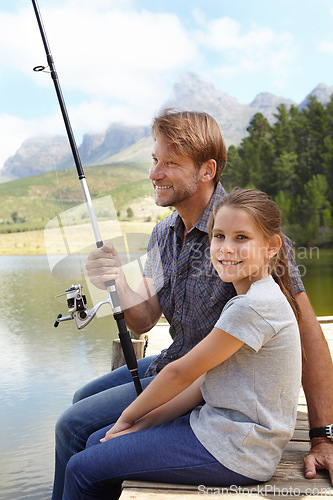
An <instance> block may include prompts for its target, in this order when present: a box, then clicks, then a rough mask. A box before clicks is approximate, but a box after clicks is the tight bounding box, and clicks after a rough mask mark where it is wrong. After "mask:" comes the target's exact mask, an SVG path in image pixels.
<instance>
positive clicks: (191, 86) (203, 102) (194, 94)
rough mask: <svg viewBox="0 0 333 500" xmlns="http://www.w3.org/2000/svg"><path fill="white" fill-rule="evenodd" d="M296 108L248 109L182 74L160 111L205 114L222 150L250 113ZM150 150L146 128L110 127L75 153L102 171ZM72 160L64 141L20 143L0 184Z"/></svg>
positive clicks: (257, 103) (267, 104) (258, 100)
mask: <svg viewBox="0 0 333 500" xmlns="http://www.w3.org/2000/svg"><path fill="white" fill-rule="evenodd" d="M332 93H333V86H330V87H329V86H327V85H325V84H322V83H321V84H319V85H317V87H315V89H313V90H312V92H310V93H309V94H308V95H307V96H306V97H305V99H304V100H303V101H302V102H301V104H300V105H299V107H300V109H302V108H303V107H304V106H306V104H307V103H308V100H309V96H310V95H314V96H316V98H317V99H318V101H320V102H322V103H323V104H326V103H327V102H328V101H329V99H330V96H331V94H332ZM281 103H284V104H285V105H286V106H287V107H290V106H291V105H297V104H296V103H295V102H294V101H292V100H291V99H286V98H284V97H278V96H275V95H273V94H270V93H268V92H262V93H260V94H258V95H257V96H256V97H255V99H254V100H253V101H252V102H251V103H250V104H241V103H240V102H239V101H238V100H237V99H236V98H235V97H232V96H230V95H229V94H227V93H225V92H221V91H220V90H218V89H217V88H216V87H214V85H213V84H212V83H210V82H208V81H206V80H205V79H204V78H202V77H201V76H199V75H197V74H195V73H185V74H184V75H182V76H181V77H180V78H179V80H178V81H177V82H176V83H175V85H174V87H173V90H172V92H171V94H170V96H169V98H168V99H167V101H166V102H164V103H163V105H162V106H161V110H162V109H165V108H170V107H175V108H178V109H189V110H197V111H207V112H208V113H209V114H211V115H212V116H213V117H214V118H215V119H216V121H217V122H218V124H219V125H220V127H221V130H222V132H223V136H224V138H225V141H226V144H227V146H230V145H231V144H234V145H238V144H240V142H241V140H242V139H243V137H245V136H246V135H247V131H246V129H247V127H248V124H249V122H250V120H251V118H252V117H253V116H254V115H255V114H256V113H262V114H263V115H264V116H265V117H266V118H267V120H268V121H269V122H270V123H271V124H272V123H274V120H275V117H274V113H275V112H276V108H277V106H278V105H279V104H281ZM151 147H152V139H151V137H150V127H149V126H148V125H143V126H128V125H126V124H121V123H114V124H111V125H110V126H109V127H108V129H107V130H106V131H105V132H104V133H100V134H85V135H84V137H83V141H82V144H81V145H80V146H79V153H80V158H81V161H82V164H83V165H84V166H93V165H104V164H108V163H113V162H119V161H122V162H123V161H130V162H133V161H139V162H142V161H144V162H149V161H150V153H151ZM72 166H73V159H72V155H71V152H70V149H69V145H68V140H67V138H66V137H59V136H56V137H46V136H43V137H33V138H30V139H28V140H26V141H25V142H24V143H23V144H22V145H21V147H20V148H19V150H18V151H17V152H16V154H15V155H14V156H11V157H10V158H8V160H7V161H6V162H5V165H4V167H3V168H2V169H1V170H0V176H1V178H0V182H1V180H2V181H4V180H8V178H21V177H27V176H32V175H38V174H41V173H44V172H48V171H51V170H54V169H55V168H57V169H58V170H61V169H66V168H71V167H72Z"/></svg>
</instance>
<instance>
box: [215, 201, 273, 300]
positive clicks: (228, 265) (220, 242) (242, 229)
mask: <svg viewBox="0 0 333 500" xmlns="http://www.w3.org/2000/svg"><path fill="white" fill-rule="evenodd" d="M276 250H277V249H276V247H274V249H273V239H272V240H268V239H267V238H266V237H265V236H264V234H263V232H262V231H261V229H260V228H259V227H258V226H257V224H256V223H255V221H254V219H253V218H252V217H251V216H250V215H249V214H248V213H247V212H246V211H245V210H243V209H241V208H236V207H232V206H224V207H222V208H220V210H219V211H218V212H217V214H216V217H215V223H214V227H213V232H212V240H211V245H210V254H211V260H212V263H213V266H214V267H215V269H216V271H217V272H218V274H219V276H220V278H221V279H222V280H223V281H226V282H232V283H233V285H234V287H235V289H236V292H237V294H238V295H241V294H245V293H246V292H247V291H248V289H249V288H250V285H251V284H252V283H253V282H254V281H257V280H260V279H262V278H265V277H267V276H268V262H269V259H270V258H271V257H273V255H274V254H276V253H277V252H276Z"/></svg>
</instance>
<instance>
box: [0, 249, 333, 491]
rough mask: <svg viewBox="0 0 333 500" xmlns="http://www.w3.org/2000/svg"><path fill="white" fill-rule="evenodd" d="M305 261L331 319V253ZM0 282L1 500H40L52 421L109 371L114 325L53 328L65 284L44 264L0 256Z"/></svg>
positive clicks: (48, 468) (49, 463)
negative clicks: (79, 392) (74, 397)
mask: <svg viewBox="0 0 333 500" xmlns="http://www.w3.org/2000/svg"><path fill="white" fill-rule="evenodd" d="M306 257H307V258H306V259H305V258H304V255H299V258H298V262H299V264H300V265H304V266H305V267H304V269H303V268H302V269H303V271H306V272H305V275H304V277H303V280H304V283H305V285H306V287H307V291H308V295H309V296H310V299H311V301H312V303H313V305H314V308H315V312H316V314H317V315H332V314H333V258H332V252H329V251H327V252H322V253H321V255H320V259H318V258H317V255H316V254H315V255H314V256H312V257H313V258H312V259H309V257H310V256H309V255H306ZM68 275H69V276H70V272H69V273H68ZM0 278H1V279H0V297H1V305H2V307H1V316H0V361H1V362H0V399H1V401H0V412H1V414H0V423H1V425H0V449H1V454H0V499H3V500H19V499H32V500H45V499H48V498H50V495H51V488H52V480H53V466H54V456H53V455H54V426H55V422H56V420H57V417H58V416H59V414H60V413H61V412H62V411H63V410H65V409H66V408H67V407H68V406H69V405H70V404H71V398H72V395H73V393H74V391H75V390H76V389H77V388H78V387H80V386H81V385H83V384H84V383H85V382H88V381H90V380H92V379H93V378H95V377H98V376H99V375H102V374H104V373H106V372H107V371H109V369H110V352H111V349H112V338H115V337H116V335H117V333H116V325H115V323H114V320H113V318H112V317H110V316H107V317H102V318H98V319H94V321H93V323H92V324H90V325H88V326H87V327H86V328H85V329H84V330H82V331H78V330H77V329H76V327H75V325H74V323H73V322H66V323H62V324H60V325H59V327H58V328H53V323H54V320H55V318H56V316H57V314H58V313H59V312H62V313H64V314H65V313H66V300H65V299H64V298H58V299H55V298H54V296H55V295H56V294H58V293H61V292H62V291H64V290H65V289H66V288H67V287H68V286H69V285H70V284H71V282H69V281H68V280H67V279H60V278H55V277H53V276H52V275H51V273H50V270H49V266H48V261H47V258H46V257H44V256H19V257H17V256H2V257H0ZM87 298H88V300H89V296H88V297H87ZM93 302H94V303H96V301H95V300H94V301H93ZM89 307H91V302H90V303H89ZM104 307H106V306H104Z"/></svg>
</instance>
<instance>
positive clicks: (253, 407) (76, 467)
mask: <svg viewBox="0 0 333 500" xmlns="http://www.w3.org/2000/svg"><path fill="white" fill-rule="evenodd" d="M280 226H281V216H280V212H279V209H278V207H277V206H276V204H275V203H274V202H273V201H272V200H271V199H270V198H269V197H268V196H267V195H266V194H265V193H262V192H260V191H256V190H243V189H234V190H233V191H232V192H231V193H230V194H229V195H228V196H226V197H225V198H224V200H223V201H222V202H221V203H220V204H219V205H218V206H217V207H216V208H215V210H214V213H213V214H212V215H211V219H210V224H209V234H210V241H211V246H210V251H211V260H212V263H213V266H214V268H215V270H216V271H217V273H218V274H219V276H220V278H221V279H222V280H223V281H227V282H232V283H233V285H234V287H235V289H236V292H237V296H236V297H234V298H232V299H231V300H230V301H229V302H228V303H227V304H226V305H225V307H224V309H223V311H222V314H221V316H220V319H219V320H218V322H217V323H216V325H215V327H214V328H213V330H212V331H211V332H210V334H209V335H208V336H207V337H206V338H205V339H203V340H202V341H201V342H200V343H199V344H197V345H196V346H195V347H194V348H193V349H192V350H191V351H190V352H189V353H188V354H186V355H185V356H183V357H182V358H180V359H178V360H176V361H174V362H172V363H170V364H169V365H167V366H166V367H165V368H163V370H162V371H161V372H160V373H159V374H158V375H157V376H156V377H155V379H154V380H153V381H152V382H151V383H150V384H149V386H148V387H147V388H146V389H145V390H144V391H143V393H142V394H141V395H140V396H139V397H138V398H137V399H136V400H135V401H134V402H133V403H132V404H131V405H130V406H129V407H128V408H127V409H126V410H125V411H124V412H123V414H122V415H121V417H120V418H119V420H118V421H117V422H116V424H115V425H114V426H113V427H112V428H111V429H110V430H108V431H107V432H106V429H102V430H101V431H98V432H96V433H94V434H93V435H92V436H91V437H90V438H89V441H88V443H87V448H86V449H85V450H84V451H82V452H80V453H78V454H76V455H74V456H73V457H72V458H71V459H70V461H69V463H68V465H67V469H66V479H65V490H64V496H63V498H64V499H65V500H75V499H81V500H82V499H88V498H89V499H92V498H95V499H98V498H108V499H110V498H112V499H117V498H119V495H120V491H121V482H122V481H123V480H124V479H136V480H145V481H157V482H166V483H185V484H204V485H210V486H228V485H238V486H242V485H249V484H254V483H258V482H262V481H267V480H269V479H270V478H271V476H272V475H273V473H274V470H275V468H276V466H277V464H278V463H279V461H280V459H281V455H282V451H283V449H284V447H285V445H286V444H287V443H288V441H289V439H290V438H291V436H292V433H293V429H294V425H295V420H296V412H297V400H298V394H299V388H300V380H301V349H300V338H299V330H298V325H297V318H298V310H297V306H296V302H295V301H294V299H293V296H292V293H291V287H290V281H289V274H288V266H287V260H286V255H285V245H284V241H283V236H282V234H281V227H280ZM193 408H194V409H193ZM191 410H192V411H191ZM139 431H140V432H139ZM99 441H100V442H99Z"/></svg>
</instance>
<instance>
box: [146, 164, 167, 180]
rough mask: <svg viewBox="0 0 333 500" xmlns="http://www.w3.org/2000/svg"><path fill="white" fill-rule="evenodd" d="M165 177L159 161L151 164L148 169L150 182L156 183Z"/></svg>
mask: <svg viewBox="0 0 333 500" xmlns="http://www.w3.org/2000/svg"><path fill="white" fill-rule="evenodd" d="M164 177H165V174H164V165H163V163H162V162H160V161H156V162H153V163H152V164H151V166H150V169H149V178H150V179H151V180H152V181H157V180H160V179H163V178H164Z"/></svg>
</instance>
